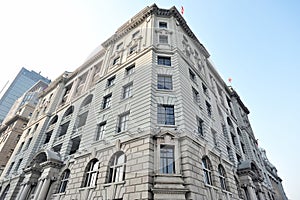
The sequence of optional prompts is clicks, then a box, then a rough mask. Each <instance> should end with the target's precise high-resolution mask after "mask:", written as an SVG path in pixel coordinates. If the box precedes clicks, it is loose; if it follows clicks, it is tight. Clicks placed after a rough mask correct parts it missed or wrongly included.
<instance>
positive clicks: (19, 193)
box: [16, 184, 25, 199]
mask: <svg viewBox="0 0 300 200" xmlns="http://www.w3.org/2000/svg"><path fill="white" fill-rule="evenodd" d="M24 188H25V184H22V185H21V188H20V190H19V192H18V195H17V197H16V199H20V197H22V193H23V190H24Z"/></svg>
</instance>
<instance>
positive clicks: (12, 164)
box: [6, 162, 15, 175]
mask: <svg viewBox="0 0 300 200" xmlns="http://www.w3.org/2000/svg"><path fill="white" fill-rule="evenodd" d="M14 164H15V162H12V163H11V164H10V166H9V168H8V170H7V172H6V175H8V174H9V173H10V171H11V170H12V168H13V166H14Z"/></svg>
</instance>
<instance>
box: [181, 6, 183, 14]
mask: <svg viewBox="0 0 300 200" xmlns="http://www.w3.org/2000/svg"><path fill="white" fill-rule="evenodd" d="M183 12H184V8H183V6H181V14H182V15H183Z"/></svg>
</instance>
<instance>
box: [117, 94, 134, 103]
mask: <svg viewBox="0 0 300 200" xmlns="http://www.w3.org/2000/svg"><path fill="white" fill-rule="evenodd" d="M132 97H133V95H131V96H129V97H126V98H121V100H120V103H121V102H124V101H127V100H128V99H131V98H132Z"/></svg>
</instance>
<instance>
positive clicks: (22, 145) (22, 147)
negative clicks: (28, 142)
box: [17, 142, 24, 153]
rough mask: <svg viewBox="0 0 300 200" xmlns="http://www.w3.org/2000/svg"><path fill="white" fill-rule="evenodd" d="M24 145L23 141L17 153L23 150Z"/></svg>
mask: <svg viewBox="0 0 300 200" xmlns="http://www.w3.org/2000/svg"><path fill="white" fill-rule="evenodd" d="M23 146H24V142H22V143H21V145H20V147H19V149H18V152H17V153H20V152H21V150H22V148H23Z"/></svg>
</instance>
